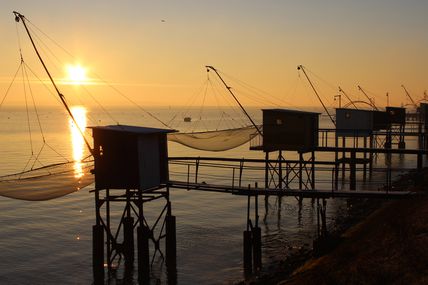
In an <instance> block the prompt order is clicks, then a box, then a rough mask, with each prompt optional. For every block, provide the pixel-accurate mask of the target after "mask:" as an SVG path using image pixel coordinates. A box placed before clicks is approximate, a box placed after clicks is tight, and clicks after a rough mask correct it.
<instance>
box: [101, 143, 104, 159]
mask: <svg viewBox="0 0 428 285" xmlns="http://www.w3.org/2000/svg"><path fill="white" fill-rule="evenodd" d="M103 155H104V150H103V146H102V145H100V156H103Z"/></svg>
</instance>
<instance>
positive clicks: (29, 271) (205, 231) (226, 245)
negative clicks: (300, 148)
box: [0, 108, 415, 284]
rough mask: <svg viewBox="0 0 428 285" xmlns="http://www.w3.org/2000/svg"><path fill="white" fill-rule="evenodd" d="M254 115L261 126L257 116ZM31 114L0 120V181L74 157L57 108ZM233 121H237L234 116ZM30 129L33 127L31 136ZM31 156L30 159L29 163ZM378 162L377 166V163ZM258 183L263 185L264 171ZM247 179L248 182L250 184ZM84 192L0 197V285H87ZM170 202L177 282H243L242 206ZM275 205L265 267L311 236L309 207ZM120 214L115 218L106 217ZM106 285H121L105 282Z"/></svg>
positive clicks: (16, 112)
mask: <svg viewBox="0 0 428 285" xmlns="http://www.w3.org/2000/svg"><path fill="white" fill-rule="evenodd" d="M150 112H151V113H152V114H153V115H155V116H157V117H159V118H161V119H162V120H164V121H168V120H170V119H172V118H174V117H175V121H174V122H176V124H175V126H174V125H173V126H174V127H176V128H179V129H185V130H186V129H187V130H204V129H205V128H207V129H209V128H212V127H214V128H217V127H220V128H221V124H222V123H219V122H220V121H221V120H220V119H222V118H224V116H223V115H219V114H218V113H215V112H211V113H210V112H209V111H208V113H207V112H205V113H204V114H205V115H204V117H202V116H199V114H200V112H199V113H198V110H193V113H192V112H187V113H186V112H184V110H181V109H180V110H174V109H170V108H163V109H162V108H159V109H151V110H150ZM252 112H253V113H254V114H255V117H256V119H257V120H258V121H260V117H261V112H260V113H259V112H258V111H255V110H252ZM38 113H39V120H40V123H39V120H37V117H36V116H34V112H33V113H31V114H27V113H26V111H25V110H23V109H7V110H2V111H1V112H0V122H1V124H0V137H1V139H0V157H1V164H0V175H4V174H8V173H13V172H18V171H21V170H22V169H24V168H25V167H26V165H27V166H28V165H30V166H31V165H33V164H34V166H38V165H41V164H49V163H53V162H61V161H64V160H65V159H71V158H72V156H73V147H72V141H73V138H72V135H71V133H70V127H69V121H68V119H67V117H66V116H65V114H64V112H63V111H62V110H61V109H42V110H38ZM188 115H190V116H192V119H193V121H192V123H190V124H189V123H187V124H185V123H183V122H182V121H183V117H184V116H188ZM111 116H113V117H114V118H115V120H117V121H119V122H120V123H123V124H137V125H147V124H149V125H152V126H158V125H157V123H156V122H154V121H153V120H152V119H151V117H150V115H148V114H145V113H141V112H140V111H138V110H135V109H115V110H113V111H112V112H111ZM236 116H238V115H236ZM239 116H241V115H239ZM241 118H242V116H241ZM229 119H230V118H229ZM232 121H235V123H236V122H237V121H238V117H236V118H235V119H233V118H232ZM26 122H30V124H27V123H26ZM149 122H150V123H149ZM111 123H114V121H113V120H111V118H110V117H109V116H106V115H105V114H102V113H99V112H98V111H90V110H89V112H88V125H103V124H111ZM321 123H322V125H324V126H326V125H328V119H327V118H322V120H321ZM40 126H43V127H42V131H43V137H44V140H45V141H46V142H47V144H43V137H42V136H41V135H40ZM225 127H226V126H225ZM28 129H31V134H32V135H31V137H30V136H29V133H28ZM88 138H89V139H90V136H88ZM42 146H43V148H42ZM41 148H42V150H41V151H40V149H41ZM58 153H60V154H61V155H58ZM169 154H170V156H184V155H185V156H219V157H236V158H242V157H245V158H264V155H263V153H262V152H255V151H250V150H249V145H248V144H245V145H243V146H241V147H238V148H236V149H234V150H231V151H226V152H219V153H210V152H203V151H196V150H192V149H188V148H185V147H183V146H181V145H178V144H175V143H170V144H169ZM62 156H63V157H62ZM290 156H291V155H290ZM35 157H38V159H37V161H38V162H36V163H34V160H35ZM330 158H331V157H330ZM317 159H321V160H322V159H329V157H328V156H325V157H322V156H321V157H320V158H317ZM378 162H379V164H382V163H383V162H384V158H383V157H378ZM414 162H415V160H414V158H406V160H403V159H400V158H399V157H393V163H394V165H399V166H413V165H414ZM211 171H214V172H212V173H211V174H213V175H216V174H217V175H222V173H221V170H218V172H215V171H216V170H211ZM172 174H173V173H172ZM173 175H174V174H173ZM173 175H172V176H173ZM258 175H259V176H260V177H262V176H263V173H260V174H258ZM330 175H331V174H330V173H328V172H326V173H325V174H323V173H321V174H317V180H323V179H325V180H328V178H329V176H330ZM247 178H248V181H249V182H251V177H247ZM217 180H219V179H217ZM220 182H221V181H220ZM88 189H92V188H91V187H88V188H84V189H82V190H81V191H79V192H76V193H73V194H70V195H67V196H65V197H62V198H58V199H54V200H50V201H41V202H28V201H20V200H13V199H8V198H3V197H0V212H1V214H0V252H1V258H0V284H91V283H92V267H91V262H92V261H91V258H92V256H91V254H92V243H91V242H92V241H91V235H92V225H93V224H94V223H95V217H94V213H95V211H94V199H93V195H92V194H91V193H89V192H88ZM171 200H172V207H173V214H174V215H176V217H177V272H178V277H177V279H178V283H179V284H222V283H223V284H228V283H232V282H235V281H238V280H241V279H242V278H243V272H242V231H243V230H244V229H245V227H246V202H247V201H246V198H245V197H238V196H232V195H228V194H220V193H207V192H197V191H186V190H176V189H172V192H171ZM276 200H277V199H276V198H273V197H271V198H270V206H269V207H268V208H269V211H268V213H265V212H264V207H263V206H261V207H260V216H261V219H262V221H261V227H262V236H263V263H264V264H265V267H268V266H269V264H272V263H274V262H275V261H277V260H280V259H283V258H284V257H285V256H287V255H288V254H289V252H290V248H299V247H309V245H310V244H311V242H312V239H313V238H314V237H315V235H316V210H315V208H314V207H313V204H312V203H311V201H309V200H305V201H304V202H303V204H302V208H301V210H300V211H299V207H298V202H297V200H296V199H294V198H292V197H291V198H282V204H281V207H278V204H277V203H276ZM327 209H328V219H329V223H331V221H332V220H334V219H335V216H336V215H337V214H338V213H340V215H346V213H347V203H346V201H344V200H340V199H335V200H329V202H328V208H327ZM150 210H151V211H153V212H151V213H149V215H153V216H155V215H156V214H158V213H157V209H156V207H155V206H153V207H151V208H150ZM159 211H160V209H159ZM118 214H119V211H117V212H116V213H114V214H113V215H118ZM164 267H165V266H163V265H162V262H157V261H155V263H154V267H153V276H152V277H153V278H152V280H153V284H158V282H160V283H165V282H166V277H165V270H164ZM119 277H120V276H119ZM119 279H120V278H119ZM111 284H122V283H121V282H120V281H119V280H115V279H114V278H113V279H112V280H111Z"/></svg>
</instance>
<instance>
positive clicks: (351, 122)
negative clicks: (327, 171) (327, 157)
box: [335, 108, 388, 190]
mask: <svg viewBox="0 0 428 285" xmlns="http://www.w3.org/2000/svg"><path fill="white" fill-rule="evenodd" d="M387 121H388V120H387V115H386V112H383V113H381V112H379V111H372V110H360V109H348V108H337V109H336V143H335V144H336V147H339V142H340V141H341V147H343V148H345V147H347V145H346V144H347V141H349V140H351V143H352V147H360V146H359V144H360V141H361V140H362V143H363V147H364V148H367V147H370V148H373V143H374V140H373V132H374V131H378V130H380V129H384V128H386V127H387V126H388V124H387ZM349 155H350V156H349V157H346V153H345V152H342V157H341V158H339V155H338V152H336V153H335V157H336V163H337V165H340V164H342V177H344V175H345V170H346V164H349V170H350V188H351V189H353V190H355V188H356V185H355V183H356V182H355V181H356V177H355V176H356V165H357V164H362V165H363V175H364V178H365V177H366V172H367V164H368V165H369V169H370V170H371V168H372V161H373V155H372V153H369V157H368V158H367V153H365V152H364V153H363V157H360V158H357V157H356V153H355V152H351V153H350V154H349ZM338 173H339V171H336V181H337V180H338V179H337V178H338Z"/></svg>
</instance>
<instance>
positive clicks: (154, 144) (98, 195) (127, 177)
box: [92, 125, 176, 284]
mask: <svg viewBox="0 0 428 285" xmlns="http://www.w3.org/2000/svg"><path fill="white" fill-rule="evenodd" d="M171 132H174V130H168V129H157V128H147V127H136V126H126V125H111V126H99V127H92V133H93V139H94V149H93V155H94V160H95V161H94V170H93V174H95V190H94V192H95V205H96V208H95V210H96V225H94V226H93V271H94V280H95V283H96V284H104V283H103V282H104V281H103V280H104V264H105V263H106V264H107V267H108V269H109V271H111V270H112V268H113V264H114V263H115V262H118V260H120V259H121V258H122V257H123V258H124V259H125V274H126V273H127V272H129V270H130V269H131V268H132V266H133V261H134V228H136V229H137V252H138V279H139V281H140V282H142V283H146V282H148V280H149V276H150V256H149V248H150V246H149V241H150V240H152V241H153V242H154V247H155V252H154V254H156V252H157V251H160V248H159V243H160V240H161V239H164V238H165V245H166V260H167V265H169V268H172V267H175V259H176V253H175V252H176V249H175V217H174V216H172V214H171V203H170V201H169V188H168V181H169V173H168V148H167V134H168V133H171ZM160 198H163V199H165V201H166V202H165V206H164V208H163V209H162V210H160V215H159V217H158V219H157V221H156V222H155V223H154V226H151V225H149V222H150V221H149V220H148V218H147V217H146V216H145V214H144V213H145V212H144V211H143V210H144V205H145V203H147V202H150V201H154V200H157V199H160ZM114 202H116V203H122V205H123V214H122V216H121V218H120V221H119V222H118V223H117V227H116V228H114V225H113V221H112V218H111V215H110V212H111V209H110V204H111V203H114ZM102 208H105V215H102ZM134 218H135V219H134ZM161 219H164V221H165V225H166V227H165V228H164V227H162V228H161V229H160V231H161V233H160V234H159V235H157V234H156V235H155V234H154V231H155V230H156V229H155V226H156V225H158V227H160V226H159V224H160V225H162V224H163V223H162V222H161V223H158V222H159V221H160V220H161ZM158 230H159V229H158ZM162 231H165V233H162ZM121 232H122V234H120V233H121ZM104 234H105V236H106V241H104V238H105V236H104ZM157 237H158V238H157ZM104 244H105V245H106V248H104ZM104 253H106V255H107V256H106V258H105V257H104ZM168 263H169V264H168ZM171 264H172V266H171ZM131 274H132V273H131Z"/></svg>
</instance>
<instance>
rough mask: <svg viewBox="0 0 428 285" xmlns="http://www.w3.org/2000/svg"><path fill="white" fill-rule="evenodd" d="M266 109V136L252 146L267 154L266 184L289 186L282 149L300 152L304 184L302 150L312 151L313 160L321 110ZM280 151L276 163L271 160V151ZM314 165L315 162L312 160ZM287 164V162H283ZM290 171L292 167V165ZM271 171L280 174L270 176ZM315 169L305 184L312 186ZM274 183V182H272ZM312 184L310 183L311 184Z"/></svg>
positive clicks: (264, 119)
mask: <svg viewBox="0 0 428 285" xmlns="http://www.w3.org/2000/svg"><path fill="white" fill-rule="evenodd" d="M262 111H263V137H262V140H260V141H258V142H257V144H252V145H251V146H250V149H251V150H262V151H264V152H265V156H266V170H265V184H266V185H265V187H266V188H272V186H274V188H279V189H283V188H288V184H289V183H290V182H291V181H290V180H289V176H288V171H286V172H285V173H284V174H285V175H283V171H282V168H283V162H284V156H283V151H297V152H298V153H299V160H300V163H299V169H298V170H297V171H298V173H299V177H298V179H299V188H300V189H302V188H303V186H304V185H303V184H304V182H303V178H302V175H303V173H302V172H303V165H304V164H305V165H306V163H304V157H303V154H304V153H307V152H310V153H311V158H310V160H314V149H315V148H316V147H317V146H318V124H319V113H314V112H305V111H297V110H289V109H264V110H262ZM272 152H278V159H277V162H278V163H276V164H275V165H276V166H275V165H273V164H270V163H269V154H270V153H272ZM310 165H311V166H312V168H313V164H310ZM284 166H285V165H284ZM290 171H291V169H290ZM270 173H277V174H278V175H277V178H276V179H275V178H274V177H272V176H271V177H269V174H270ZM314 175H315V174H314V171H312V170H311V175H310V177H309V178H308V180H309V182H308V183H307V184H306V186H305V187H307V188H313V180H314ZM272 184H274V185H272ZM309 185H311V186H309Z"/></svg>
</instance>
